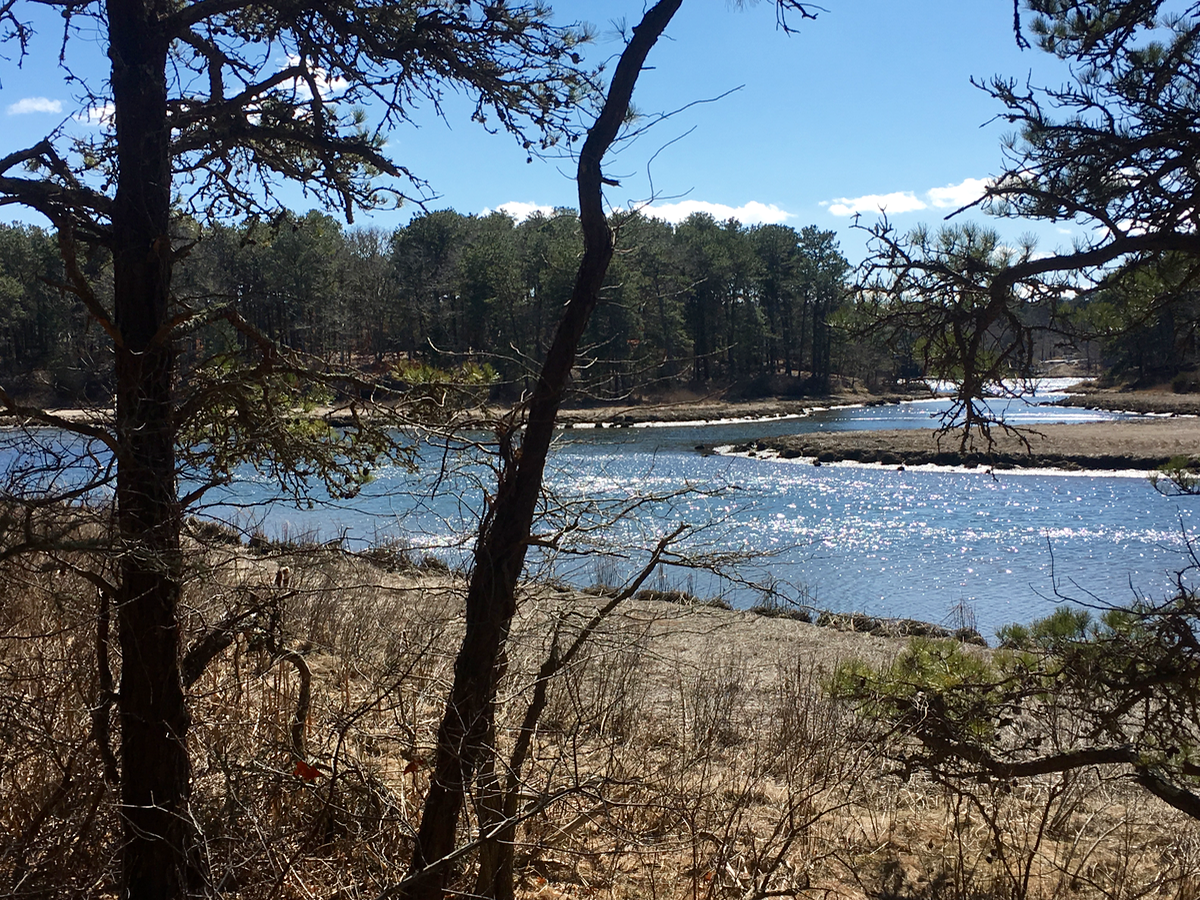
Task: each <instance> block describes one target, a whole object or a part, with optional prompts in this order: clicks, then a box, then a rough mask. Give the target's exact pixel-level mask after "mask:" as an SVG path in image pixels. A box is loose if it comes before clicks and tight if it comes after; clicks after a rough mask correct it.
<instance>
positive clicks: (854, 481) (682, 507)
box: [8, 401, 1200, 636]
mask: <svg viewBox="0 0 1200 900" xmlns="http://www.w3.org/2000/svg"><path fill="white" fill-rule="evenodd" d="M944 409H945V403H944V401H927V402H921V403H910V404H902V405H889V406H882V407H864V408H852V409H841V410H827V411H822V412H818V413H814V414H812V415H810V416H807V417H804V418H793V419H786V420H778V421H773V422H754V423H733V424H723V425H707V426H699V425H695V426H692V425H685V426H658V427H637V428H623V429H573V430H569V431H564V432H563V433H562V436H561V438H560V440H559V443H558V445H557V447H556V449H555V452H554V454H553V456H552V458H551V461H550V464H549V467H548V471H547V482H548V485H549V490H548V491H547V497H548V498H549V499H547V501H546V502H545V503H544V505H543V508H542V510H541V513H542V515H541V518H540V520H539V523H538V525H537V526H536V531H537V533H538V534H539V535H541V536H543V537H551V536H553V535H555V534H559V535H560V536H559V540H558V549H556V550H553V551H551V550H545V549H538V550H535V551H533V552H531V554H530V563H529V564H530V568H531V570H532V571H533V572H534V573H535V574H553V575H556V576H557V577H561V578H564V579H566V580H568V581H570V582H572V583H575V584H578V585H587V584H591V583H594V582H596V581H612V580H614V579H616V578H620V577H623V576H626V575H628V574H629V573H630V572H632V571H636V570H638V569H640V568H641V567H642V566H643V565H644V564H645V560H646V558H647V553H648V548H649V547H651V546H653V544H654V543H655V542H656V541H657V540H658V538H659V537H660V536H661V535H663V534H664V533H666V532H668V531H670V530H672V529H673V528H674V527H675V526H676V525H678V524H681V523H682V524H686V525H688V526H689V528H690V529H691V530H690V531H689V533H688V534H687V535H686V536H685V537H684V538H683V540H682V542H681V544H680V545H679V546H678V553H679V554H680V555H681V556H687V557H690V558H692V559H693V560H700V561H706V562H708V563H711V564H713V565H718V566H719V567H723V568H725V569H726V570H727V571H728V572H729V573H731V574H732V577H731V578H718V577H714V576H711V575H709V574H708V573H707V569H705V568H702V569H693V568H688V567H686V566H675V565H668V566H665V567H663V568H662V569H661V570H660V571H657V572H656V573H655V575H654V576H653V577H652V579H651V581H650V583H651V584H652V585H654V586H670V587H680V588H686V589H690V590H692V591H693V592H694V593H697V594H699V595H701V596H718V595H719V596H723V597H725V598H726V599H728V600H730V601H731V602H734V603H735V604H739V605H747V604H751V603H754V602H757V601H759V600H760V599H761V597H762V592H761V590H759V589H758V588H756V587H755V585H759V586H771V587H774V588H776V589H778V590H780V591H782V592H783V593H785V594H787V595H789V596H792V597H794V598H798V599H800V600H802V601H804V602H808V603H811V604H813V605H816V606H819V607H822V608H828V609H834V610H861V611H865V612H869V613H872V614H876V615H888V616H910V617H913V618H920V619H926V620H930V621H935V622H936V621H943V620H947V618H948V616H949V615H950V613H951V610H952V608H954V607H955V606H956V605H958V604H962V603H964V602H965V604H966V606H968V607H969V608H970V609H971V610H972V611H973V613H974V616H975V619H976V622H977V624H978V627H979V628H980V630H981V631H982V632H983V633H984V634H985V635H989V636H990V635H991V634H992V633H994V631H995V629H996V628H997V627H999V626H1000V625H1002V624H1004V623H1006V622H1012V621H1029V620H1030V619H1032V618H1035V617H1038V616H1042V615H1046V614H1048V613H1050V612H1052V611H1053V609H1054V607H1055V604H1057V603H1061V602H1064V598H1070V599H1071V600H1073V601H1075V602H1083V603H1087V604H1093V605H1097V606H1102V605H1105V604H1116V603H1125V602H1128V601H1129V600H1131V599H1133V597H1134V596H1135V595H1137V596H1163V595H1165V594H1168V593H1169V592H1170V590H1171V588H1172V586H1173V584H1174V581H1175V578H1176V574H1177V573H1178V572H1180V571H1182V570H1184V569H1185V568H1186V567H1187V565H1188V563H1189V562H1190V558H1189V548H1188V538H1189V536H1190V535H1191V534H1192V533H1193V532H1194V531H1196V529H1197V526H1198V525H1200V521H1197V519H1196V516H1197V512H1196V505H1197V504H1200V498H1198V499H1195V500H1192V499H1172V498H1168V497H1164V496H1162V495H1161V494H1159V493H1157V492H1156V491H1155V490H1154V489H1153V488H1152V487H1151V486H1150V484H1149V483H1148V481H1147V480H1146V478H1145V477H1142V476H1130V475H1125V476H1118V475H1112V474H1088V475H1068V474H1046V473H1039V474H1027V473H1026V474H1022V473H1010V472H1000V473H997V474H996V475H995V476H994V477H993V476H991V475H989V474H986V473H983V472H979V471H970V472H947V471H922V470H914V469H909V470H908V471H905V472H898V471H895V470H894V469H893V468H891V467H869V466H854V465H826V466H821V467H814V466H812V465H810V464H804V463H800V462H795V461H781V460H763V459H754V458H744V457H739V456H722V455H717V456H712V455H709V456H705V455H702V454H700V453H698V452H697V451H696V449H695V448H696V446H697V445H701V444H703V445H714V444H717V445H719V444H735V443H740V442H744V441H747V440H752V439H754V438H758V437H765V436H770V435H779V434H788V433H798V432H802V431H814V430H858V429H870V428H909V427H913V428H915V427H930V425H931V424H936V423H935V421H934V419H933V418H932V417H934V416H936V415H937V414H938V413H939V412H940V411H941V410H944ZM1118 417H1119V416H1116V415H1114V414H1109V413H1096V412H1091V411H1086V410H1072V409H1063V408H1058V407H1046V406H1031V405H1024V404H1013V405H1011V406H1010V407H1009V408H1008V410H1007V412H1006V418H1007V419H1008V420H1009V421H1012V422H1020V423H1024V424H1031V423H1033V424H1036V423H1037V422H1050V421H1094V420H1097V419H1108V418H1118ZM8 459H9V460H10V462H9V465H10V466H11V465H12V460H13V457H11V456H10V457H8ZM493 484H494V476H493V475H492V474H491V472H490V470H488V469H487V467H486V466H485V465H483V464H481V463H480V460H479V455H478V451H477V450H476V449H474V448H470V447H461V446H455V447H449V448H447V447H446V446H444V445H438V444H436V443H430V444H427V445H426V446H424V447H423V449H422V451H421V453H420V455H419V471H417V472H415V473H414V472H410V471H407V470H404V469H402V468H400V467H391V468H386V469H384V470H382V471H380V472H379V473H378V474H377V477H376V479H375V481H374V482H372V483H371V484H369V485H368V486H367V487H366V488H365V489H364V491H363V492H362V494H361V495H360V496H359V497H357V498H355V499H354V500H353V501H345V502H342V503H333V502H328V501H327V500H324V501H322V498H321V497H320V496H316V497H315V499H316V500H317V501H318V502H317V503H316V504H315V505H314V507H313V508H312V509H308V508H303V509H297V508H296V507H295V506H294V505H288V504H284V503H279V502H271V498H272V496H273V491H272V488H271V485H270V484H269V482H268V481H267V480H266V479H265V478H261V477H258V476H256V475H255V474H254V473H251V472H244V473H241V476H240V478H239V480H238V481H237V482H235V484H234V485H233V486H231V487H230V488H229V489H228V490H226V491H225V492H224V493H223V494H220V495H212V496H210V497H209V504H210V505H209V506H208V507H207V508H206V509H205V510H204V512H205V513H206V514H209V515H215V516H218V517H221V518H226V519H231V520H235V521H237V522H238V523H239V524H240V525H241V526H242V527H244V528H247V529H255V528H260V529H262V530H265V531H266V532H267V533H268V534H270V535H273V536H277V537H292V538H296V537H316V538H319V539H330V538H335V537H338V538H343V539H345V540H346V541H347V542H348V543H349V544H350V545H351V546H356V545H357V546H361V545H364V544H366V543H370V542H373V541H380V540H395V541H398V542H401V543H402V544H404V545H407V546H410V547H412V548H414V550H415V551H416V552H418V553H422V552H434V553H436V554H437V555H439V556H442V557H443V558H448V559H450V560H451V561H454V562H461V561H465V560H466V559H467V558H468V556H469V551H470V546H471V541H472V538H473V535H474V529H475V523H476V522H477V520H478V516H479V514H480V512H481V511H482V509H483V505H484V502H485V500H484V497H485V491H487V490H490V489H493ZM679 561H682V559H680V560H679Z"/></svg>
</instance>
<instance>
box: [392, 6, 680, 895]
mask: <svg viewBox="0 0 1200 900" xmlns="http://www.w3.org/2000/svg"><path fill="white" fill-rule="evenodd" d="M682 2H683V0H660V2H659V3H657V4H656V5H655V6H654V7H653V8H651V9H650V10H649V11H648V12H647V13H646V14H645V16H644V17H643V18H642V21H641V23H640V24H639V25H638V26H637V27H635V28H634V30H633V37H632V38H631V39H630V42H629V44H628V46H627V47H626V48H625V51H624V53H622V55H621V59H620V62H618V64H617V68H616V71H615V73H614V74H613V79H612V84H611V85H610V87H609V92H608V98H607V100H606V101H605V104H604V108H603V110H601V112H600V115H599V117H598V118H597V120H596V122H595V124H594V125H593V126H592V127H591V129H590V130H589V131H588V137H587V140H586V141H585V142H584V145H583V149H582V150H581V151H580V155H579V170H578V176H577V182H578V185H579V219H580V225H581V227H582V230H583V237H584V253H583V259H582V260H581V261H580V264H579V271H578V273H577V275H576V278H575V285H574V288H573V289H572V292H571V299H570V300H569V301H568V303H567V306H566V309H565V310H564V311H563V315H562V319H561V320H560V321H559V324H558V329H557V331H556V332H555V335H554V340H553V342H552V343H551V345H550V349H549V351H548V352H547V354H546V360H545V363H544V364H543V366H542V371H541V374H540V376H539V377H538V381H537V384H536V386H535V387H534V390H533V395H532V397H531V399H530V403H529V414H528V418H527V421H526V424H525V430H524V437H523V440H522V441H521V446H520V448H519V450H514V451H511V452H506V453H504V460H503V467H502V469H501V473H500V479H499V484H498V485H497V490H496V497H495V500H494V502H493V503H492V507H491V509H490V510H489V512H488V514H487V515H486V516H485V517H484V520H483V522H482V523H481V524H480V532H479V539H478V542H477V543H476V545H475V560H474V570H473V572H472V574H471V581H470V585H469V586H468V588H467V610H466V619H467V621H466V634H465V635H464V637H463V643H462V647H461V648H460V650H459V652H458V657H457V659H456V660H455V664H454V684H453V685H452V687H451V689H450V697H449V699H448V700H447V703H446V710H445V713H444V716H443V718H442V723H441V727H440V728H439V730H438V740H437V752H436V759H435V763H434V770H433V778H432V781H431V783H430V787H429V794H428V795H427V796H426V798H425V806H424V809H423V810H422V815H421V826H420V829H419V831H418V833H417V842H416V847H415V848H414V851H413V860H412V876H411V878H410V884H409V886H408V889H407V896H409V897H411V898H414V900H441V897H442V894H443V890H444V887H445V884H446V879H447V874H448V867H447V866H446V865H445V864H444V862H443V861H444V860H446V859H447V858H448V857H449V856H450V854H451V852H452V851H453V850H454V844H455V833H456V831H457V828H458V820H459V816H460V814H461V811H462V806H463V800H464V795H465V793H466V791H467V789H468V787H469V786H470V783H471V781H472V778H473V777H474V774H475V771H476V768H477V767H478V765H479V763H480V761H481V759H482V758H483V755H484V754H485V753H487V752H490V749H491V748H489V747H488V746H487V745H488V740H487V738H488V735H489V734H491V733H492V729H493V726H494V719H495V703H496V688H497V685H498V683H499V680H500V678H501V676H502V675H503V671H504V647H505V644H506V642H507V639H508V630H509V626H510V624H511V622H512V617H513V615H514V614H515V613H516V588H517V582H518V580H519V578H520V575H521V571H522V569H523V567H524V564H525V550H526V547H527V545H528V539H529V534H530V530H531V528H532V525H533V515H534V510H535V508H536V505H537V501H538V497H539V496H540V494H541V489H542V473H543V470H544V468H545V463H546V456H547V453H548V452H549V449H550V441H551V439H552V437H553V435H554V421H555V418H556V417H557V415H558V408H559V405H560V404H561V402H562V397H563V392H564V390H565V389H566V386H567V383H568V381H569V379H570V375H571V367H572V366H573V365H574V363H575V352H576V349H577V348H578V346H579V339H580V337H581V336H582V335H583V330H584V328H585V327H586V325H587V321H588V318H589V317H590V316H591V314H592V311H593V310H594V309H595V307H596V304H597V302H598V300H599V297H600V288H601V287H602V285H603V283H604V278H605V275H606V274H607V272H608V264H609V262H610V261H611V259H612V255H613V239H612V230H611V229H610V228H609V226H608V221H607V218H606V217H605V214H604V203H603V199H602V197H601V185H602V175H601V160H602V159H603V157H604V154H605V153H606V152H607V151H608V148H609V146H610V145H611V144H612V142H613V141H614V140H615V139H616V136H617V133H618V131H619V129H620V127H621V124H622V122H623V121H624V119H625V116H626V113H627V112H628V109H629V101H630V98H631V97H632V95H633V88H634V85H635V84H636V82H637V78H638V75H639V74H640V72H641V69H642V64H643V63H644V62H645V59H646V55H647V54H648V53H649V52H650V48H651V47H653V46H654V44H655V42H656V41H657V40H658V38H659V36H660V35H661V34H662V32H663V30H664V29H665V28H666V26H667V23H668V22H670V20H671V17H672V16H673V15H674V14H675V11H676V10H677V9H679V6H680V5H681V3H682ZM510 437H511V435H510Z"/></svg>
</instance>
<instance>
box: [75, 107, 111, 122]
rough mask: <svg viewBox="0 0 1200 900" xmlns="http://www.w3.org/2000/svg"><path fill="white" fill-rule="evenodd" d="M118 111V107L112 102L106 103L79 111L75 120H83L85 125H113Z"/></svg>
mask: <svg viewBox="0 0 1200 900" xmlns="http://www.w3.org/2000/svg"><path fill="white" fill-rule="evenodd" d="M116 111H117V108H116V107H115V106H113V105H112V104H111V103H105V104H104V105H103V106H93V107H92V108H91V109H85V110H84V111H83V112H81V113H77V114H76V115H75V121H76V122H82V123H83V124H84V125H111V124H112V119H113V115H114V114H115V113H116Z"/></svg>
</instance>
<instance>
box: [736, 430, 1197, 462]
mask: <svg viewBox="0 0 1200 900" xmlns="http://www.w3.org/2000/svg"><path fill="white" fill-rule="evenodd" d="M1020 435H1021V436H1020V437H1018V436H1015V435H1013V434H995V435H994V436H995V438H996V440H995V444H994V445H993V447H992V448H991V449H990V450H988V449H985V448H983V447H980V448H979V449H976V450H974V451H968V452H966V453H963V452H961V451H960V449H959V436H958V434H957V433H951V434H941V433H939V432H938V431H936V430H935V429H904V430H901V429H895V430H888V431H844V432H829V433H824V432H822V433H816V434H798V435H788V436H784V437H777V438H768V439H765V440H760V441H756V442H755V443H754V444H753V445H742V446H740V447H737V448H735V451H736V450H740V451H742V452H753V453H755V454H759V453H764V452H766V453H769V454H778V455H779V456H780V457H782V458H784V459H793V458H812V459H813V460H816V461H818V462H838V461H847V460H848V461H854V462H864V463H880V464H882V465H894V466H900V465H903V466H915V465H930V464H932V465H941V466H966V467H968V468H972V467H979V466H982V467H991V468H994V469H1011V468H1038V469H1042V468H1046V469H1068V470H1070V469H1104V470H1129V469H1135V470H1146V471H1148V470H1152V469H1157V468H1158V467H1159V466H1162V465H1164V464H1166V463H1167V462H1169V461H1170V460H1172V459H1177V458H1178V457H1187V458H1188V459H1189V460H1190V464H1192V465H1197V464H1200V419H1198V418H1170V419H1158V418H1146V419H1137V420H1134V421H1124V422H1089V423H1084V424H1075V425H1041V426H1039V427H1037V428H1036V429H1035V428H1028V429H1021V432H1020ZM1023 441H1028V446H1026V445H1025V444H1024V442H1023Z"/></svg>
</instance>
